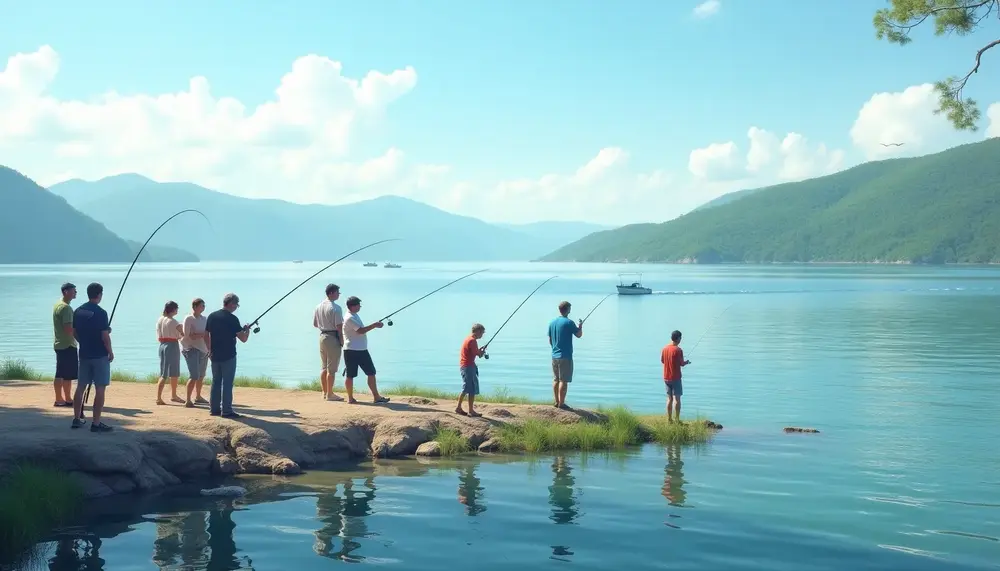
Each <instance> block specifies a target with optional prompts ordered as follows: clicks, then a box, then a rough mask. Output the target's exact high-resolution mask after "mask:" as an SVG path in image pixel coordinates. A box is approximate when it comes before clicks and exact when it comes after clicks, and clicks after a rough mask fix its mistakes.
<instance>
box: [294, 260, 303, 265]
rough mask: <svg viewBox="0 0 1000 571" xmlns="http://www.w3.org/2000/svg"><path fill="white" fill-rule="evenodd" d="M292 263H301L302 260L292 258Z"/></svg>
mask: <svg viewBox="0 0 1000 571" xmlns="http://www.w3.org/2000/svg"><path fill="white" fill-rule="evenodd" d="M292 263H293V264H301V263H302V260H292Z"/></svg>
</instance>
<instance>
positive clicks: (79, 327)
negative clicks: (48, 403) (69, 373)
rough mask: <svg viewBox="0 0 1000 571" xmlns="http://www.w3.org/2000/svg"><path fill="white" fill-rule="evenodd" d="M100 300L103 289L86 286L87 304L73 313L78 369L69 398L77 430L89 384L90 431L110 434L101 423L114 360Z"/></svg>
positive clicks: (105, 317)
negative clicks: (91, 387) (91, 388)
mask: <svg viewBox="0 0 1000 571" xmlns="http://www.w3.org/2000/svg"><path fill="white" fill-rule="evenodd" d="M103 297H104V286H102V285H101V284H99V283H96V282H95V283H92V284H90V285H88V286H87V300H88V301H87V303H85V304H83V305H81V306H80V307H78V308H76V311H74V312H73V335H74V336H75V337H76V341H77V344H79V346H80V349H79V354H80V370H79V371H78V373H79V374H78V375H77V379H78V380H77V382H76V393H75V394H74V395H73V428H80V427H81V426H83V425H84V423H85V422H86V421H85V420H83V393H84V391H85V390H86V388H87V386H88V385H91V384H93V385H94V407H93V412H92V414H93V421H92V423H91V425H90V431H91V432H111V427H110V426H108V425H106V424H104V423H103V422H101V412H103V410H104V393H105V390H106V389H107V388H108V385H110V384H111V362H112V361H114V360H115V352H114V351H113V350H112V349H111V325H110V324H109V323H108V312H106V311H104V309H103V308H102V307H101V306H100V305H99V304H100V303H101V299H102V298H103Z"/></svg>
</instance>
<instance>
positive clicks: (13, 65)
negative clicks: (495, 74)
mask: <svg viewBox="0 0 1000 571" xmlns="http://www.w3.org/2000/svg"><path fill="white" fill-rule="evenodd" d="M59 63H60V62H59V54H58V53H57V52H56V51H55V50H54V49H53V48H52V47H50V46H42V47H41V48H40V49H38V51H36V52H33V53H27V54H25V53H20V54H16V55H14V56H12V57H10V58H9V59H8V61H7V65H6V67H5V69H4V70H3V72H2V73H0V149H3V151H4V154H5V155H6V158H5V160H8V161H11V162H12V164H15V165H17V166H18V167H19V168H20V169H21V170H23V171H24V172H26V173H28V174H34V173H38V175H36V176H38V178H39V179H40V181H41V182H43V183H51V182H55V180H46V179H49V178H50V176H51V175H52V174H53V173H56V172H57V173H59V175H60V176H67V175H69V176H74V177H80V178H98V177H101V176H106V175H108V174H114V173H116V172H138V173H140V174H144V175H147V176H150V177H152V178H155V179H165V180H188V181H192V182H196V183H199V184H205V185H206V186H209V185H217V186H220V187H221V188H222V189H223V190H233V191H238V192H239V194H241V195H244V196H272V197H280V198H286V199H289V200H295V201H300V202H307V201H318V202H327V201H331V200H334V201H343V200H337V198H342V197H343V196H344V195H352V194H357V193H361V192H363V189H364V188H366V187H371V186H384V185H386V184H387V183H388V181H390V180H391V179H392V178H393V177H394V176H396V175H398V173H400V172H401V170H402V169H403V167H404V154H403V152H402V151H400V150H398V149H394V148H389V149H388V150H386V151H385V153H384V154H383V155H381V156H378V157H373V158H366V159H363V160H348V151H349V149H350V146H351V143H352V139H353V138H354V137H355V136H356V135H357V134H358V131H359V130H360V129H361V126H360V124H361V123H363V122H364V120H365V119H366V118H369V117H377V116H378V115H379V114H380V113H381V112H382V111H383V110H384V109H385V108H386V106H388V105H390V104H391V103H392V102H393V101H395V100H397V99H398V98H400V97H403V96H404V95H405V94H406V93H408V92H409V91H410V90H412V89H413V88H414V86H415V85H416V82H417V72H416V70H414V69H413V68H412V67H405V68H401V69H396V70H394V71H391V72H388V73H383V72H379V71H370V72H368V73H367V74H366V75H365V76H364V77H363V78H360V79H355V78H351V77H347V76H345V75H344V74H343V67H342V65H341V63H340V62H337V61H333V60H331V59H329V58H326V57H322V56H319V55H312V54H311V55H306V56H303V57H300V58H298V59H296V60H295V61H294V62H293V63H292V66H291V70H290V71H289V72H288V73H286V74H285V75H284V76H283V77H281V78H280V81H278V85H277V88H276V89H275V92H274V95H273V97H272V98H271V100H269V101H267V102H265V103H263V104H260V105H258V106H256V107H254V108H248V107H247V106H246V105H245V104H244V103H243V102H241V101H239V100H238V99H235V98H232V97H225V96H217V95H215V94H213V93H212V90H211V86H210V84H209V81H208V79H206V78H204V77H193V78H192V79H191V80H190V81H189V82H188V85H187V86H186V89H184V90H181V91H179V92H176V93H165V94H159V95H145V94H140V95H122V94H119V93H116V92H114V91H111V92H108V93H105V94H103V95H101V96H99V97H96V98H93V99H91V100H87V101H82V100H60V99H58V98H56V97H54V96H52V95H51V94H50V92H49V89H50V87H51V85H52V84H53V82H54V81H55V80H56V77H57V75H58V72H59ZM53 163H57V164H58V167H57V168H53ZM425 174H426V173H425ZM46 175H50V176H46ZM331 194H336V195H339V196H331Z"/></svg>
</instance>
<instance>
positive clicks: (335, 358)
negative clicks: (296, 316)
mask: <svg viewBox="0 0 1000 571" xmlns="http://www.w3.org/2000/svg"><path fill="white" fill-rule="evenodd" d="M342 353H343V348H342V347H341V346H340V341H339V340H338V339H337V336H336V335H334V334H333V333H320V334H319V358H320V361H322V362H323V370H324V371H329V372H331V373H334V374H336V373H337V371H338V370H340V356H341V354H342Z"/></svg>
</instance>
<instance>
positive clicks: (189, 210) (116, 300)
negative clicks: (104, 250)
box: [108, 208, 215, 327]
mask: <svg viewBox="0 0 1000 571" xmlns="http://www.w3.org/2000/svg"><path fill="white" fill-rule="evenodd" d="M185 212H194V213H195V214H200V215H201V217H202V218H204V219H205V222H208V227H209V228H212V221H211V220H209V219H208V216H205V213H204V212H202V211H200V210H196V209H194V208H188V209H185V210H181V211H180V212H178V213H177V214H174V215H173V216H171V217H170V218H167V219H166V220H164V221H163V223H162V224H160V225H159V226H157V227H156V230H153V233H152V234H150V235H149V238H146V242H145V243H143V245H142V247H141V248H139V251H138V252H136V253H135V259H134V260H132V265H131V266H129V267H128V271H127V272H125V279H123V280H122V285H121V287H120V288H118V295H117V296H115V304H114V305H113V306H111V316H110V317H108V327H111V322H112V321H114V319H115V309H117V308H118V300H119V299H121V297H122V291H124V290H125V282H127V281H128V277H129V275H131V274H132V268H134V267H135V264H136V262H138V261H139V256H141V255H142V252H143V250H145V249H146V245H147V244H149V241H150V240H152V239H153V236H156V233H157V232H159V231H160V228H163V227H164V226H166V225H167V222H170V221H171V220H173V219H174V218H177V217H178V216H180V215H181V214H184V213H185ZM212 231H213V232H214V231H215V229H214V228H212Z"/></svg>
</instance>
